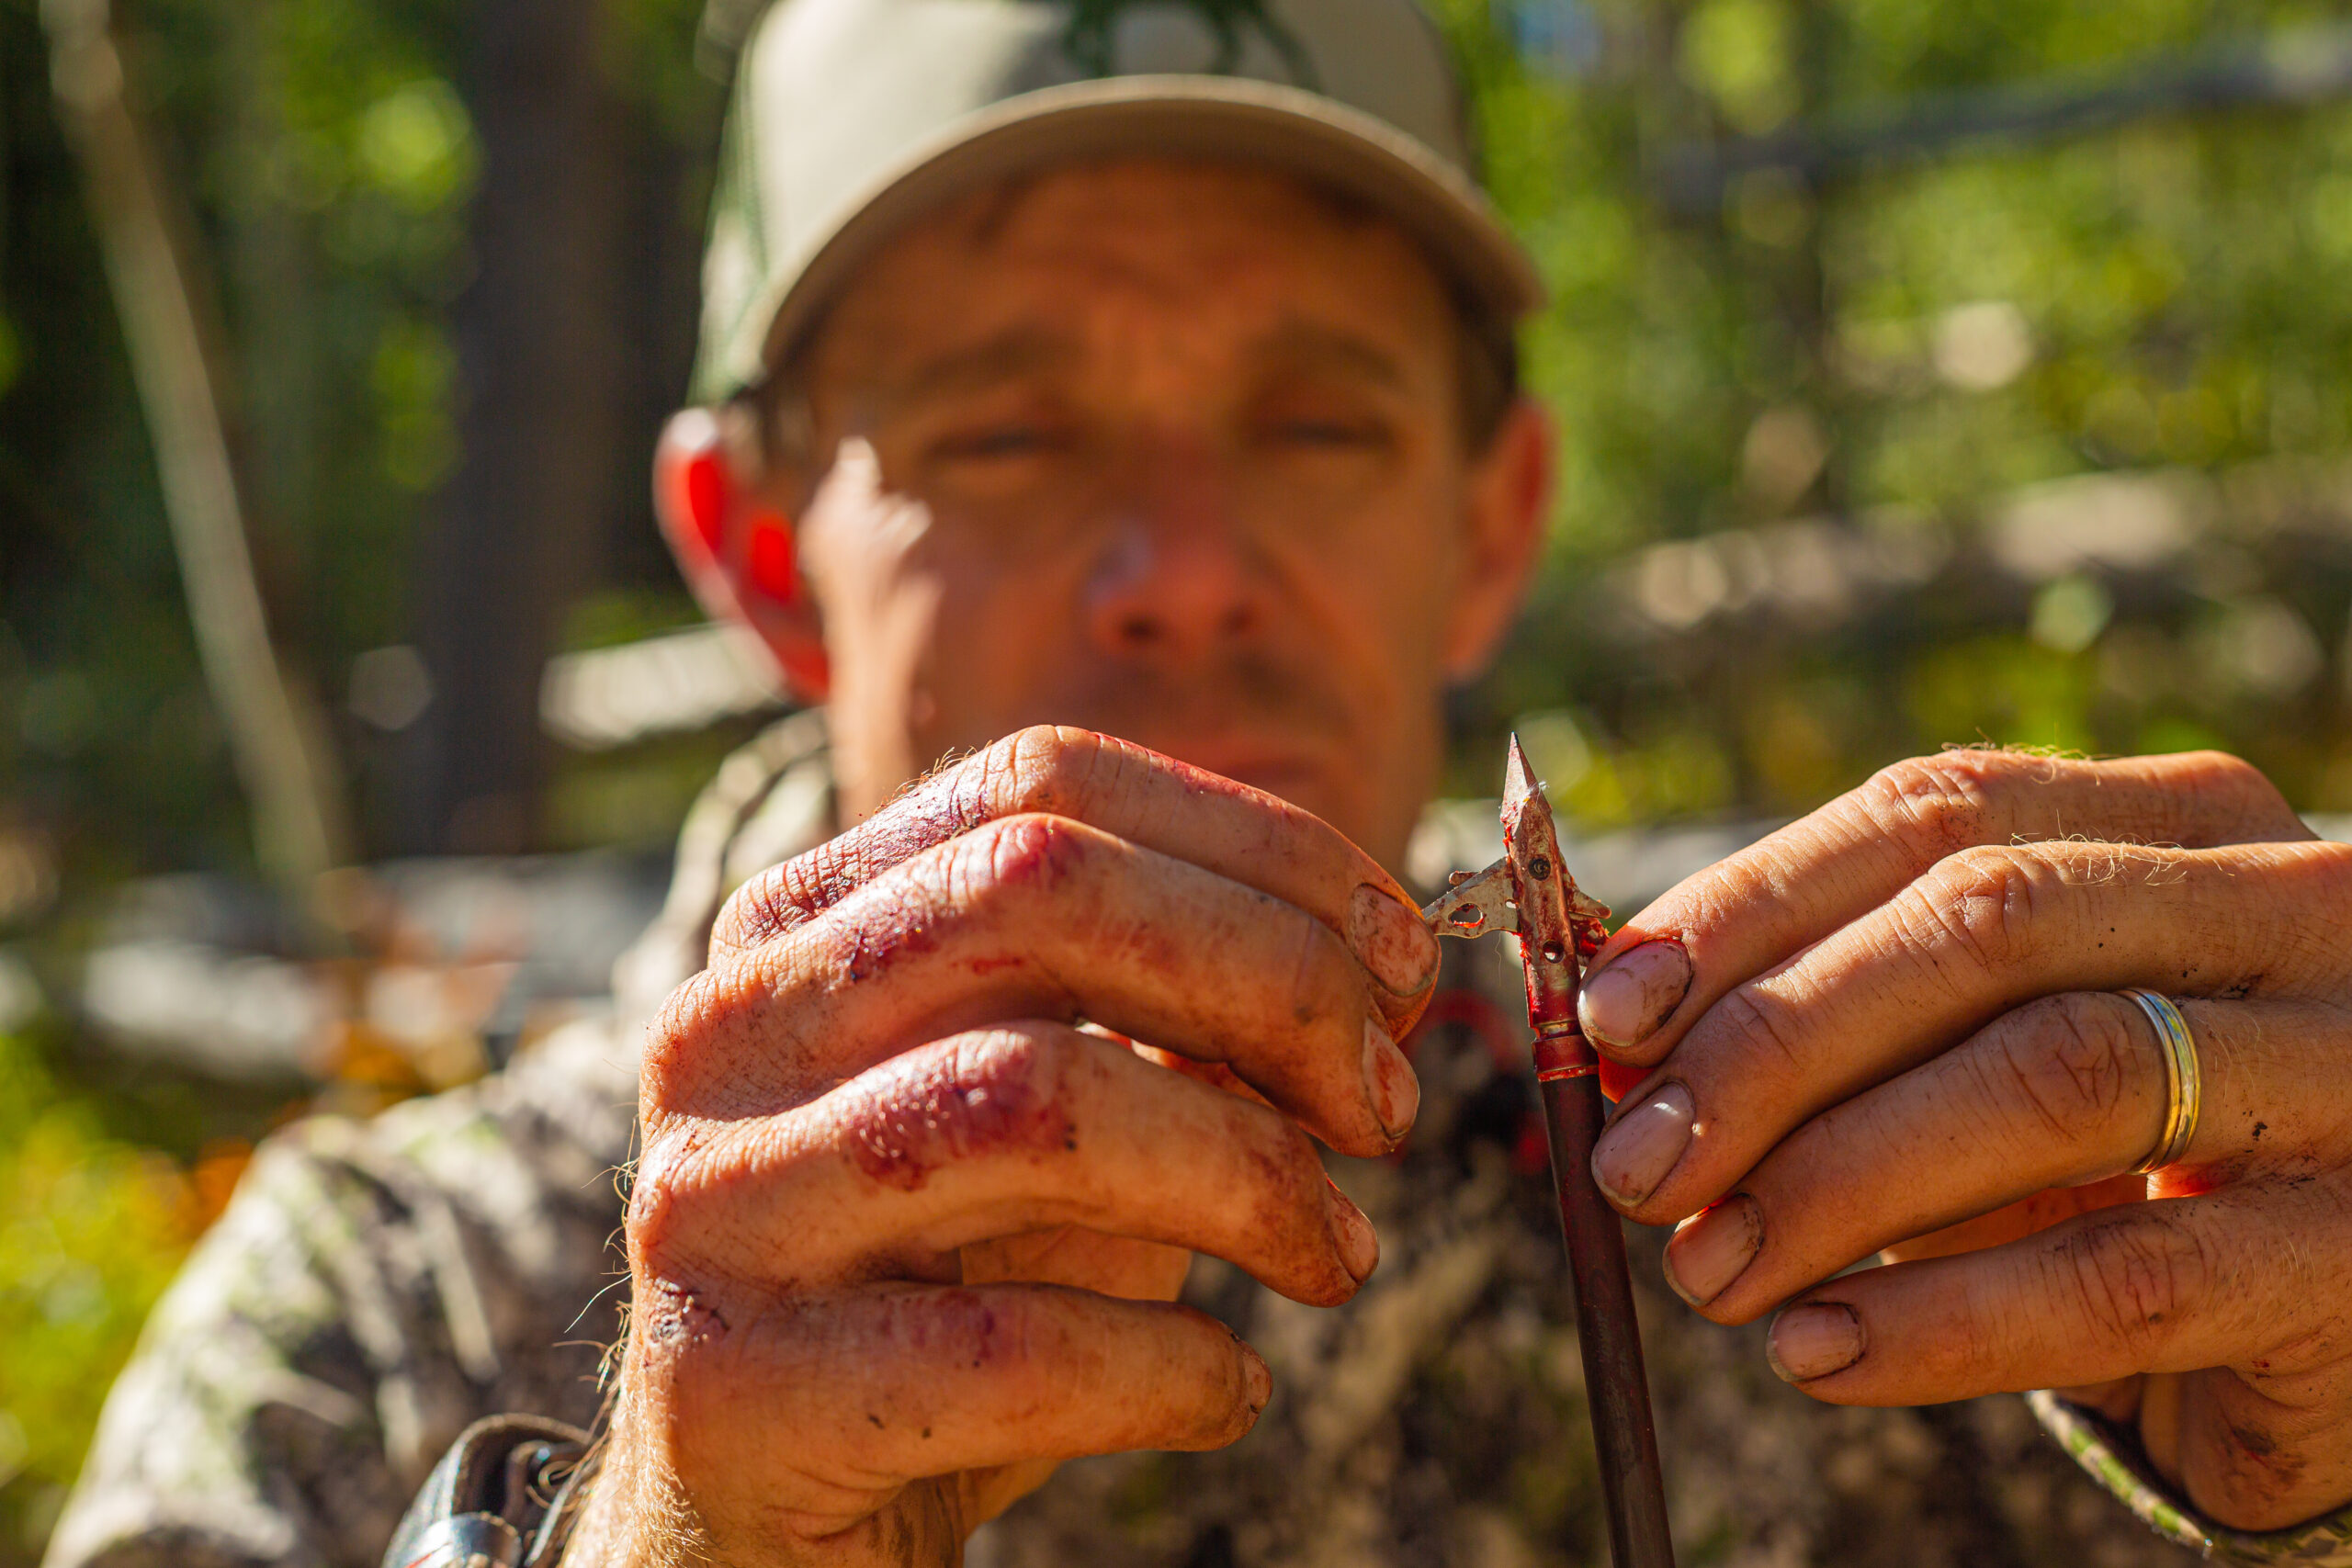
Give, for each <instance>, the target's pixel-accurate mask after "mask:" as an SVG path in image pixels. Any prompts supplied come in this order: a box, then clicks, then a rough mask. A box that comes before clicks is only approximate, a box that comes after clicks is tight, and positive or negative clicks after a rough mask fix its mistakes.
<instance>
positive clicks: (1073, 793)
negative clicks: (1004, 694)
mask: <svg viewBox="0 0 2352 1568" xmlns="http://www.w3.org/2000/svg"><path fill="white" fill-rule="evenodd" d="M1122 751H1123V749H1122V748H1120V747H1119V746H1117V745H1116V744H1115V743H1114V742H1112V741H1109V740H1106V739H1104V738H1103V737H1102V736H1100V735H1097V734H1095V733H1094V732H1093V731H1091V730H1087V729H1075V728H1070V727H1069V726H1067V725H1051V724H1038V725H1032V726H1030V727H1029V728H1026V729H1023V730H1022V731H1020V732H1019V733H1017V734H1015V735H1012V736H1009V737H1007V738H1006V739H1004V740H1002V741H1001V742H1000V743H999V744H998V745H997V746H993V747H990V748H989V752H988V753H986V754H984V755H985V756H986V757H987V759H988V761H986V763H985V764H984V767H983V770H982V771H983V774H984V784H983V787H984V789H985V790H986V791H987V793H988V795H989V797H990V799H991V801H992V803H993V804H994V806H995V807H996V808H997V809H998V810H999V811H1001V812H1006V813H1012V812H1023V811H1044V812H1051V813H1053V814H1055V815H1057V816H1063V817H1080V818H1082V817H1084V816H1085V815H1086V814H1087V812H1088V811H1089V810H1090V809H1091V807H1093V806H1094V805H1095V803H1096V802H1097V800H1098V799H1099V798H1101V797H1102V796H1103V795H1104V794H1105V793H1107V790H1106V785H1107V786H1110V787H1115V783H1116V779H1117V776H1118V773H1119V772H1120V764H1121V763H1122V761H1124V760H1125V759H1124V757H1123V755H1122ZM1106 773H1107V775H1108V776H1107V777H1106V776H1105V775H1106Z"/></svg>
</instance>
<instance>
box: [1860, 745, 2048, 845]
mask: <svg viewBox="0 0 2352 1568" xmlns="http://www.w3.org/2000/svg"><path fill="white" fill-rule="evenodd" d="M2015 771H2016V763H2015V760H2014V759H2013V758H2010V757H2008V756H2007V754H2005V753H2003V752H1998V751H1942V752H1939V753H1937V754H1936V755H1934V756H1932V757H1911V758H1906V759H1905V761H1900V762H1895V763H1893V764H1891V765H1889V766H1887V767H1884V768H1882V769H1880V770H1879V771H1878V772H1877V773H1874V774H1872V775H1871V779H1870V782H1869V783H1867V784H1864V785H1863V786H1862V793H1863V798H1864V802H1865V804H1866V805H1867V806H1868V807H1870V809H1871V816H1872V817H1873V818H1875V819H1876V820H1877V821H1878V822H1879V823H1880V824H1881V825H1882V826H1883V827H1885V828H1886V829H1889V830H1891V831H1893V832H1895V833H1897V834H1900V835H1901V836H1903V837H1905V838H1907V839H1910V840H1913V841H1914V842H1916V843H1917V844H1918V845H1919V847H1920V848H1921V849H1922V850H1923V851H1925V852H1927V854H1928V856H1930V857H1931V858H1934V859H1939V860H1940V859H1941V858H1943V857H1944V856H1946V855H1949V854H1951V853H1954V852H1957V851H1960V850H1963V849H1966V848H1969V847H1970V846H1972V845H1974V844H1980V843H1982V842H1984V841H1985V833H1986V832H1987V831H1989V830H1990V824H1991V823H1992V820H1993V818H1994V816H1995V814H1996V807H1997V805H1998V795H1999V794H2000V793H2001V791H2002V790H2003V789H2004V788H2005V787H2006V785H2007V783H2008V781H2009V779H2010V778H2011V777H2012V776H2013V775H2014V773H2015Z"/></svg>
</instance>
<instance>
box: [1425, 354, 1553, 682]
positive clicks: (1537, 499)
mask: <svg viewBox="0 0 2352 1568" xmlns="http://www.w3.org/2000/svg"><path fill="white" fill-rule="evenodd" d="M1555 475H1556V468H1555V458H1554V454H1553V448H1552V424H1551V421H1550V420H1549V419H1547V418H1546V417H1545V416H1544V410H1543V408H1542V406H1541V405H1540V404H1538V403H1537V402H1536V401H1535V400H1533V399H1532V398H1524V397H1522V398H1518V399H1514V400H1512V402H1511V406H1510V411H1509V412H1507V413H1505V414H1504V415H1503V420H1502V424H1501V427H1500V428H1499V429H1498V430H1497V431H1496V432H1495V434H1494V438H1493V439H1492V440H1491V441H1490V442H1488V443H1487V449H1486V451H1485V452H1483V453H1481V454H1479V455H1477V456H1476V457H1473V458H1472V459H1471V463H1470V472H1469V476H1468V479H1469V484H1468V496H1467V500H1468V506H1467V509H1466V510H1467V513H1468V515H1467V516H1466V517H1465V518H1464V524H1465V525H1466V527H1467V530H1468V538H1467V539H1466V541H1465V545H1466V551H1465V558H1464V562H1463V570H1462V577H1461V581H1460V585H1459V587H1458V588H1457V589H1456V591H1455V594H1454V604H1453V622H1452V625H1451V626H1449V627H1448V629H1447V635H1446V643H1445V673H1446V678H1447V679H1448V680H1450V681H1455V682H1461V681H1468V680H1472V679H1474V678H1476V676H1477V675H1478V674H1479V673H1480V672H1481V671H1484V670H1485V669H1486V668H1487V663H1488V662H1489V661H1490V660H1492V659H1493V658H1494V656H1495V649H1496V648H1497V647H1498V646H1499V645H1500V643H1501V642H1502V639H1503V637H1504V635H1505V634H1506V633H1508V632H1509V631H1510V626H1511V622H1512V620H1513V619H1515V618H1516V617H1517V615H1518V614H1519V607H1520V604H1521V602H1522V601H1523V600H1524V599H1525V598H1526V596H1527V587H1528V583H1529V582H1530V581H1532V579H1533V577H1534V575H1535V569H1536V567H1537V565H1538V564H1539V563H1540V562H1541V561H1542V560H1543V558H1544V532H1545V530H1544V525H1545V524H1546V523H1547V522H1549V521H1550V519H1551V514H1552V486H1553V481H1554V479H1555Z"/></svg>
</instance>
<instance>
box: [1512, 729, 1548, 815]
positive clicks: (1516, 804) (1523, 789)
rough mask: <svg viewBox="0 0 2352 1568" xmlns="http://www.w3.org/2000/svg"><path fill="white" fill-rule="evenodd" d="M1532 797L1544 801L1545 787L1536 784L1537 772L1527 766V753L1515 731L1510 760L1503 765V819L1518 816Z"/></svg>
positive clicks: (1513, 732)
mask: <svg viewBox="0 0 2352 1568" xmlns="http://www.w3.org/2000/svg"><path fill="white" fill-rule="evenodd" d="M1529 795H1534V796H1535V797H1536V798H1537V799H1539V800H1540V799H1542V798H1543V795H1544V790H1543V786H1542V785H1540V784H1537V783H1536V782H1535V770H1534V769H1532V768H1531V767H1529V766H1528V765H1527V753H1526V752H1525V751H1524V750H1521V747H1520V744H1519V732H1518V731H1517V730H1513V731H1511V737H1510V761H1506V762H1505V763H1504V764H1503V819H1504V820H1505V821H1509V820H1510V818H1512V817H1514V816H1516V815H1517V814H1518V812H1519V808H1520V807H1521V806H1524V805H1525V804H1527V797H1528V796H1529Z"/></svg>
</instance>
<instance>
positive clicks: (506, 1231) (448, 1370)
mask: <svg viewBox="0 0 2352 1568" xmlns="http://www.w3.org/2000/svg"><path fill="white" fill-rule="evenodd" d="M625 1045H627V1041H626V1040H625V1039H624V1038H623V1036H622V1032H620V1031H618V1030H616V1028H615V1027H614V1026H613V1025H612V1024H611V1023H610V1022H609V1021H605V1020H601V1019H600V1020H589V1021H582V1022H580V1023H578V1024H574V1025H572V1026H571V1027H569V1028H568V1029H567V1030H564V1031H560V1032H558V1033H557V1034H555V1035H552V1036H550V1037H549V1038H548V1040H546V1041H544V1042H542V1043H540V1044H539V1045H538V1046H537V1047H536V1048H534V1049H532V1050H529V1051H527V1052H526V1053H525V1054H524V1055H522V1056H521V1057H519V1058H518V1059H517V1061H516V1062H515V1064H514V1065H513V1066H510V1067H509V1068H508V1069H507V1070H506V1071H505V1072H503V1073H500V1074H496V1075H493V1076H492V1077H488V1078H485V1079H483V1080H481V1081H480V1082H478V1083H475V1084H472V1085H469V1086H467V1087H465V1088H463V1089H453V1090H450V1091H448V1092H447V1093H444V1094H439V1095H435V1096H431V1097H428V1098H424V1099H420V1100H411V1101H408V1102H406V1103H405V1104H402V1105H400V1106H396V1107H394V1108H393V1109H391V1110H390V1111H386V1112H384V1113H383V1114H381V1115H379V1116H377V1117H375V1118H373V1119H372V1120H369V1121H367V1122H358V1121H354V1120H352V1119H350V1118H347V1117H337V1116H318V1117H312V1118H309V1119H307V1120H304V1121H302V1122H296V1123H295V1124H293V1125H292V1126H290V1127H288V1128H287V1129H285V1130H284V1131H283V1132H281V1133H279V1134H277V1135H275V1136H273V1137H272V1138H270V1139H269V1140H267V1141H266V1143H265V1144H264V1145H262V1147H261V1149H260V1150H259V1152H258V1153H257V1154H256V1155H255V1156H254V1162H253V1165H252V1167H251V1168H250V1169H249V1170H248V1171H247V1172H246V1175H245V1179H243V1181H242V1182H241V1183H240V1184H239V1186H238V1190H237V1192H236V1195H235V1197H234V1198H233V1199H232V1201H231V1202H230V1204H229V1207H228V1209H227V1211H226V1212H225V1213H223V1214H222V1215H221V1216H220V1220H219V1222H218V1223H217V1224H215V1225H214V1226H213V1227H212V1229H211V1230H210V1231H209V1232H208V1233H207V1235H205V1237H204V1239H203V1240H202V1242H200V1243H199V1244H198V1247H197V1250H196V1252H195V1254H194V1255H193V1256H192V1257H191V1258H189V1260H188V1263H187V1267H186V1268H184V1269H182V1270H181V1273H180V1275H179V1277H178V1278H177V1279H176V1280H174V1282H173V1284H172V1286H171V1288H170V1290H169V1291H167V1292H165V1294H164V1299H163V1301H162V1302H161V1303H158V1305H157V1308H156V1310H155V1313H154V1314H153V1317H152V1318H151V1319H150V1321H149V1324H148V1327H147V1330H146V1332H145V1333H144V1334H143V1335H142V1337H141V1342H140V1346H139V1348H138V1350H137V1351H136V1353H135V1354H134V1355H133V1357H132V1359H131V1362H130V1366H129V1367H127V1368H126V1369H125V1371H124V1372H123V1375H122V1376H121V1378H120V1379H119V1381H118V1382H117V1383H116V1385H115V1388H114V1391H113V1392H112V1393H111V1394H110V1395H109V1396H108V1400H107V1409H106V1413H105V1416H104V1417H103V1419H102V1421H101V1424H100V1427H99V1432H98V1436H97V1440H96V1443H95V1444H94V1446H93V1448H92V1450H91V1453H90V1457H89V1460H88V1461H87V1463H86V1464H85V1470H84V1475H83V1480H82V1482H81V1483H80V1485H79V1486H78V1487H77V1489H76V1493H75V1495H74V1500H73V1503H72V1504H71V1506H69V1508H68V1510H67V1513H66V1515H65V1517H63V1518H62V1520H61V1522H60V1527H59V1530H58V1535H57V1538H56V1544H55V1546H54V1548H53V1549H52V1552H51V1562H52V1563H81V1562H116V1561H130V1562H138V1561H146V1560H150V1558H153V1553H154V1552H155V1551H164V1555H165V1556H166V1557H170V1558H173V1559H174V1560H186V1561H220V1562H265V1561H298V1560H313V1561H319V1562H355V1563H365V1562H372V1561H373V1553H374V1551H377V1550H379V1549H380V1543H381V1541H382V1540H383V1539H384V1538H385V1537H386V1536H388V1535H389V1534H390V1529H391V1527H392V1524H393V1523H394V1521H395V1520H397V1518H398V1517H399V1515H400V1511H401V1507H402V1506H405V1504H406V1502H407V1499H408V1497H409V1495H411V1494H412V1493H413V1491H414V1489H415V1487H416V1485H417V1483H419V1482H420V1481H421V1480H422V1479H423V1477H424V1473H425V1472H426V1471H427V1470H429V1469H430V1468H431V1466H432V1463H433V1461H434V1460H435V1458H437V1457H438V1456H439V1454H440V1453H441V1451H442V1450H444V1449H446V1448H447V1445H448V1443H449V1442H450V1441H451V1439H452V1438H455V1437H456V1435H457V1434H458V1432H459V1431H461V1430H463V1429H464V1427H466V1426H467V1425H469V1423H470V1422H472V1421H474V1420H476V1419H478V1418H479V1417H480V1416H483V1415H486V1414H489V1413H492V1412H494V1411H498V1410H506V1409H527V1410H537V1411H545V1412H548V1413H552V1414H555V1415H559V1416H563V1417H564V1418H566V1419H569V1420H572V1421H575V1422H579V1423H583V1424H584V1423H585V1422H586V1421H588V1420H590V1419H592V1418H593V1417H594V1413H595V1409H596V1405H597V1403H598V1399H599V1393H598V1390H597V1385H596V1372H597V1368H598V1364H599V1361H600V1359H601V1357H602V1354H603V1349H604V1347H605V1346H606V1345H609V1344H610V1343H611V1342H612V1340H613V1338H614V1336H615V1334H616V1322H617V1320H616V1314H615V1307H614V1304H613V1302H612V1299H611V1296H610V1295H609V1294H608V1293H607V1291H608V1287H609V1286H610V1285H611V1283H612V1281H613V1280H614V1278H615V1277H616V1274H615V1271H616V1269H617V1267H618V1265H617V1261H616V1254H615V1253H614V1252H613V1251H612V1250H611V1248H610V1247H609V1242H610V1239H611V1237H612V1235H613V1233H614V1232H615V1230H616V1228H617V1226H618V1224H619V1223H620V1214H621V1199H620V1196H619V1194H618V1191H617V1190H616V1185H615V1184H616V1177H617V1174H618V1168H619V1167H620V1166H621V1165H622V1164H623V1163H624V1162H625V1161H626V1159H627V1157H628V1142H629V1129H630V1127H631V1125H632V1124H633V1121H634V1113H635V1098H634V1082H635V1066H636V1057H635V1052H634V1050H633V1049H624V1048H623V1047H624V1046H625ZM370 1542H373V1543H375V1544H373V1545H370V1544H368V1543H370ZM165 1543H168V1550H165ZM126 1552H127V1553H129V1554H130V1555H129V1556H128V1557H124V1556H122V1554H123V1553H126ZM141 1552H146V1553H148V1554H149V1556H148V1557H141V1555H140V1554H141ZM154 1560H162V1559H154Z"/></svg>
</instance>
